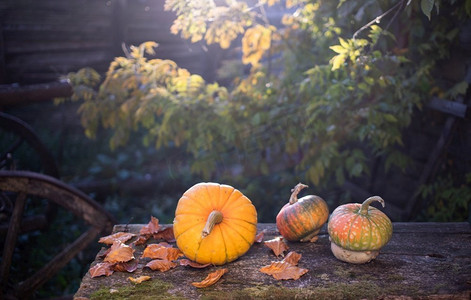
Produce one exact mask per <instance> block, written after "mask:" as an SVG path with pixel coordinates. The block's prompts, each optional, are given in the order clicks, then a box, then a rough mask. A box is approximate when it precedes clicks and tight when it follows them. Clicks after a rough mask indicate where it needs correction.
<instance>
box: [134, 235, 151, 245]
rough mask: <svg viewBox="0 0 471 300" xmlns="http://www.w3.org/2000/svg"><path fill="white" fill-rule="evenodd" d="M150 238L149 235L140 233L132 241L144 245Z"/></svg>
mask: <svg viewBox="0 0 471 300" xmlns="http://www.w3.org/2000/svg"><path fill="white" fill-rule="evenodd" d="M149 239H150V235H148V234H147V235H140V236H139V237H138V238H137V240H135V241H134V245H136V246H139V245H144V244H145V243H147V241H148V240H149Z"/></svg>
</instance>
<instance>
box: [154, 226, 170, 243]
mask: <svg viewBox="0 0 471 300" xmlns="http://www.w3.org/2000/svg"><path fill="white" fill-rule="evenodd" d="M154 239H156V240H159V239H163V240H165V241H167V242H169V243H173V242H175V236H174V235H173V225H170V226H168V227H166V228H164V229H162V230H159V232H157V233H154Z"/></svg>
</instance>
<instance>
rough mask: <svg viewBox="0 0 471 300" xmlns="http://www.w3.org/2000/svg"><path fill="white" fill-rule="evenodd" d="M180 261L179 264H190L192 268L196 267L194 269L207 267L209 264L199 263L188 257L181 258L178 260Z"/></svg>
mask: <svg viewBox="0 0 471 300" xmlns="http://www.w3.org/2000/svg"><path fill="white" fill-rule="evenodd" d="M179 262H180V266H190V267H192V268H196V269H204V268H206V267H209V266H210V265H211V264H209V263H208V264H199V263H197V262H194V261H192V260H189V259H186V258H182V259H180V260H179Z"/></svg>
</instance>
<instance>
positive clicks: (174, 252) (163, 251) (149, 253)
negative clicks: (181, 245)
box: [142, 244, 183, 261]
mask: <svg viewBox="0 0 471 300" xmlns="http://www.w3.org/2000/svg"><path fill="white" fill-rule="evenodd" d="M180 256H183V253H182V252H181V251H180V250H179V249H177V248H171V247H165V246H163V245H160V244H150V245H147V247H146V249H144V252H143V253H142V257H148V258H152V259H156V258H158V259H166V260H170V261H172V260H176V259H178V258H179V257H180Z"/></svg>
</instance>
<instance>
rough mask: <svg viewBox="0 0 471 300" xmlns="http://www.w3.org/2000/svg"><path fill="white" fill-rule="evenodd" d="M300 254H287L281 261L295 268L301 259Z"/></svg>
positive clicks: (292, 252)
mask: <svg viewBox="0 0 471 300" xmlns="http://www.w3.org/2000/svg"><path fill="white" fill-rule="evenodd" d="M301 257H302V254H299V253H297V252H294V251H291V252H289V253H288V254H286V256H285V258H283V260H282V261H284V262H287V263H290V264H292V265H293V266H296V265H297V264H298V262H299V260H300V259H301Z"/></svg>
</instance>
